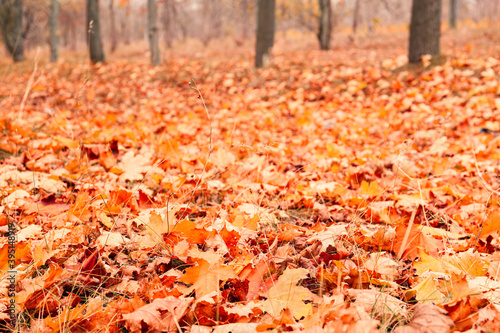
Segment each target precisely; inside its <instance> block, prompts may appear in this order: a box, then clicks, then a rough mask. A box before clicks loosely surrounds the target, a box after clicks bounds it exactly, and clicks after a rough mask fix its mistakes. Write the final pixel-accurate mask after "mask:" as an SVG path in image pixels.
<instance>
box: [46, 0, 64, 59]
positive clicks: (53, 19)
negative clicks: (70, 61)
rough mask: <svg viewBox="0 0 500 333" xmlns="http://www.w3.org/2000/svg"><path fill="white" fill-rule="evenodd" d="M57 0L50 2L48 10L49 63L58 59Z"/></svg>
mask: <svg viewBox="0 0 500 333" xmlns="http://www.w3.org/2000/svg"><path fill="white" fill-rule="evenodd" d="M59 9H60V3H59V0H52V1H51V2H50V10H49V31H50V38H49V43H50V61H51V62H56V61H57V60H58V59H59V50H60V47H61V29H60V28H59Z"/></svg>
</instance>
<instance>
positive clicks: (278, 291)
mask: <svg viewBox="0 0 500 333" xmlns="http://www.w3.org/2000/svg"><path fill="white" fill-rule="evenodd" d="M391 36H392V35H390V34H385V35H384V34H381V35H378V36H376V37H374V38H368V37H366V38H360V39H359V40H355V41H354V42H353V43H350V42H349V41H348V39H345V41H344V42H342V43H339V44H337V46H335V47H334V49H333V50H332V51H328V52H320V51H316V48H317V46H311V45H313V44H312V43H313V41H312V40H310V41H308V42H307V43H309V44H307V43H305V44H304V45H309V47H307V46H306V47H307V48H303V49H302V50H301V49H300V48H299V47H298V46H295V49H292V47H291V46H290V45H289V43H281V44H280V42H278V45H277V48H276V52H275V56H274V58H273V64H272V65H271V66H270V67H269V68H266V69H261V70H255V69H254V68H253V60H252V59H253V58H252V53H251V48H250V46H248V48H246V49H242V50H240V51H235V52H231V50H232V49H231V48H226V49H221V48H219V47H218V46H216V45H215V46H214V47H212V48H211V49H210V50H209V51H204V52H198V53H196V54H194V53H193V54H191V55H189V54H182V53H175V52H171V53H170V57H169V58H168V60H166V61H165V62H164V65H162V66H159V67H155V68H152V67H150V66H149V64H148V63H147V61H146V59H147V56H146V55H145V54H143V55H142V58H140V57H139V55H136V56H134V57H131V58H126V57H124V58H122V59H116V61H114V60H113V58H112V57H110V60H109V61H108V62H107V63H106V64H101V65H95V66H93V65H89V64H88V63H87V62H80V63H78V62H71V61H67V62H64V61H61V62H59V63H57V64H48V63H45V62H42V61H41V62H40V63H39V64H37V66H36V68H35V69H33V60H30V61H26V62H25V63H22V64H15V65H14V64H8V63H6V62H5V61H4V62H5V63H3V64H2V65H5V66H2V69H1V70H0V110H1V112H0V130H1V131H2V135H1V136H0V149H1V150H0V159H1V160H0V190H1V198H2V201H1V205H0V212H1V213H2V215H1V217H0V228H1V231H2V233H3V234H4V235H5V237H2V239H1V240H0V241H1V245H0V246H1V252H0V269H1V275H2V280H1V285H0V286H1V289H2V294H4V295H6V294H7V289H8V287H9V280H8V279H7V278H8V277H9V276H11V275H12V273H9V272H8V270H9V269H12V267H11V266H9V262H8V260H9V257H8V254H9V249H12V246H13V247H15V251H16V259H15V267H14V268H15V269H16V270H17V274H16V278H17V282H16V292H15V297H14V298H12V301H13V302H14V303H15V306H16V310H15V313H16V318H15V320H16V323H17V326H18V328H19V330H20V331H22V332H29V331H37V332H56V331H67V332H88V331H95V332H100V331H110V332H137V331H143V332H162V331H172V332H173V331H190V332H254V331H262V332H263V331H307V332H321V331H325V332H334V331H335V332H337V331H338V332H376V331H382V332H421V330H420V329H422V328H424V327H425V328H426V329H427V331H428V332H448V331H450V330H455V331H467V330H470V329H474V330H477V331H488V330H489V331H500V307H499V302H500V291H499V290H500V250H499V247H500V243H499V230H500V207H499V204H500V190H499V189H500V84H499V82H500V77H499V73H500V34H499V33H498V29H476V30H466V29H462V30H460V31H459V32H456V33H453V32H449V31H445V32H444V33H443V41H442V45H443V47H442V49H443V57H441V58H439V59H437V60H433V59H426V61H425V63H424V65H425V66H422V65H419V66H408V65H407V64H406V62H407V58H406V45H407V43H406V40H405V35H403V34H400V35H397V37H396V38H393V37H391ZM304 49H309V51H304ZM311 49H312V50H311ZM117 58H118V56H117ZM11 228H15V230H16V231H17V237H16V240H15V242H14V243H9V241H8V237H6V236H7V235H8V232H9V230H11ZM9 302H10V300H9V299H8V298H2V300H1V301H0V321H1V325H2V327H1V328H0V330H1V329H3V328H5V330H7V329H8V327H9V325H10V323H12V318H10V317H9V315H8V306H9V304H10V303H9Z"/></svg>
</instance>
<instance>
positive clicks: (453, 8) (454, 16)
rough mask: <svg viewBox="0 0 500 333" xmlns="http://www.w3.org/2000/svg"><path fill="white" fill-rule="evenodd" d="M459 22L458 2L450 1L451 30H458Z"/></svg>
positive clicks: (455, 0)
mask: <svg viewBox="0 0 500 333" xmlns="http://www.w3.org/2000/svg"><path fill="white" fill-rule="evenodd" d="M457 20H458V0H450V29H452V30H455V29H456V28H457Z"/></svg>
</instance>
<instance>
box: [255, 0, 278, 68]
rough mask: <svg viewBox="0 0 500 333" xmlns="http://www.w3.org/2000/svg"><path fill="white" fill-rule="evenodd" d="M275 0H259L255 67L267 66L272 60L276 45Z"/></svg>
mask: <svg viewBox="0 0 500 333" xmlns="http://www.w3.org/2000/svg"><path fill="white" fill-rule="evenodd" d="M275 8H276V3H275V0H259V2H258V9H257V43H256V52H255V67H257V68H260V67H265V66H267V65H268V64H269V62H270V60H271V49H272V47H273V45H274V26H275Z"/></svg>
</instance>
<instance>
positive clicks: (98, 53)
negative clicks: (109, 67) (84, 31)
mask: <svg viewBox="0 0 500 333" xmlns="http://www.w3.org/2000/svg"><path fill="white" fill-rule="evenodd" d="M87 28H88V29H89V30H88V34H89V37H88V38H89V39H88V41H89V50H90V60H91V61H92V62H93V63H98V62H104V61H105V60H106V57H105V56H104V50H103V48H102V42H101V24H100V22H99V0H87Z"/></svg>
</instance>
